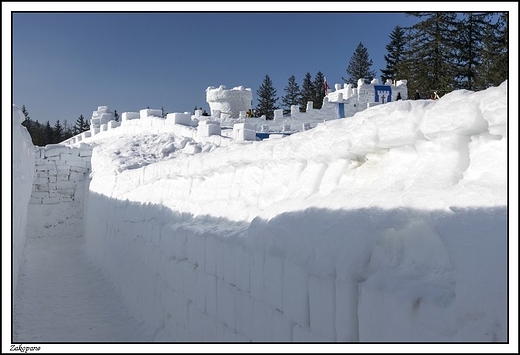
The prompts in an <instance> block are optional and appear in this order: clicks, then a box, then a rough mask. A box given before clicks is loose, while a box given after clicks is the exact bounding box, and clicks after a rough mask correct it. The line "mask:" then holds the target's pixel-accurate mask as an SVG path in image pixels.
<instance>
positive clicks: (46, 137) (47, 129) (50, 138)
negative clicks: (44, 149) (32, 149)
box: [42, 121, 54, 146]
mask: <svg viewBox="0 0 520 355" xmlns="http://www.w3.org/2000/svg"><path fill="white" fill-rule="evenodd" d="M42 138H43V139H42V141H43V144H42V145H43V146H45V145H47V144H52V143H54V130H53V129H52V127H51V124H50V122H49V121H47V122H45V125H44V127H43V137H42Z"/></svg>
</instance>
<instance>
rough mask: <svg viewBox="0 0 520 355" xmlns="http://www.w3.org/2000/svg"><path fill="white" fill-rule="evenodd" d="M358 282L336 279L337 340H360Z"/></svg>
mask: <svg viewBox="0 0 520 355" xmlns="http://www.w3.org/2000/svg"><path fill="white" fill-rule="evenodd" d="M358 338H359V333H358V284H357V282H356V281H354V280H340V279H336V340H337V341H340V342H354V341H358Z"/></svg>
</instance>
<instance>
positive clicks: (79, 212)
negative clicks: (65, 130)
mask: <svg viewBox="0 0 520 355" xmlns="http://www.w3.org/2000/svg"><path fill="white" fill-rule="evenodd" d="M91 156H92V147H91V146H90V145H88V144H83V143H81V144H79V145H78V146H77V147H69V146H66V145H62V144H48V145H46V146H45V147H35V162H34V163H35V165H34V180H33V186H32V193H31V199H30V201H29V207H28V210H29V215H31V216H32V218H30V219H29V220H28V221H27V237H28V238H42V237H59V236H61V237H63V236H73V237H81V236H82V235H83V229H81V228H77V226H78V225H79V226H81V225H83V205H84V195H85V188H86V184H87V182H88V177H89V174H90V169H91V167H90V160H91ZM57 204H60V208H56V209H52V208H49V205H50V206H52V205H57ZM63 205H67V208H63V207H62V206H63ZM38 217H40V218H38Z"/></svg>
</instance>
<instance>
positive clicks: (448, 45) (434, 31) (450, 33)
mask: <svg viewBox="0 0 520 355" xmlns="http://www.w3.org/2000/svg"><path fill="white" fill-rule="evenodd" d="M408 15H410V16H415V17H418V18H419V19H421V21H420V22H418V23H416V24H415V25H413V26H412V27H411V32H410V47H409V52H408V53H409V54H410V57H408V58H407V64H409V65H410V66H411V74H412V77H410V78H408V79H409V81H408V83H409V85H408V94H409V96H410V95H411V93H413V92H415V90H419V91H421V92H429V91H432V90H436V91H441V92H446V91H452V90H454V89H456V88H457V83H456V80H455V76H456V72H457V69H456V66H455V63H456V61H457V52H456V44H455V42H456V38H457V26H456V13H454V12H412V13H408Z"/></svg>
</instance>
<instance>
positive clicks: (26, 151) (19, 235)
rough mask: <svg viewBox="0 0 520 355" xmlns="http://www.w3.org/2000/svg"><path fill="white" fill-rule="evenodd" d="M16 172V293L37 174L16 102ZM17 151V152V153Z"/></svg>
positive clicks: (13, 174)
mask: <svg viewBox="0 0 520 355" xmlns="http://www.w3.org/2000/svg"><path fill="white" fill-rule="evenodd" d="M12 121H13V125H12V127H13V136H12V137H13V143H12V149H13V155H12V157H13V171H12V176H11V178H12V179H13V181H12V186H13V200H12V206H13V207H12V216H13V218H12V223H13V225H12V231H13V253H12V255H13V260H12V263H13V290H12V292H13V294H14V291H15V290H16V285H17V281H18V270H19V268H20V262H21V257H22V254H23V250H24V246H25V241H26V238H27V229H26V225H27V214H28V211H27V207H28V205H29V200H30V198H31V190H32V181H33V176H34V155H35V154H34V145H33V144H32V139H31V136H30V134H29V132H28V131H27V129H26V128H25V127H24V126H22V122H23V121H24V115H23V113H22V111H21V110H20V108H18V107H17V106H15V105H13V107H12ZM14 152H16V154H14Z"/></svg>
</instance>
